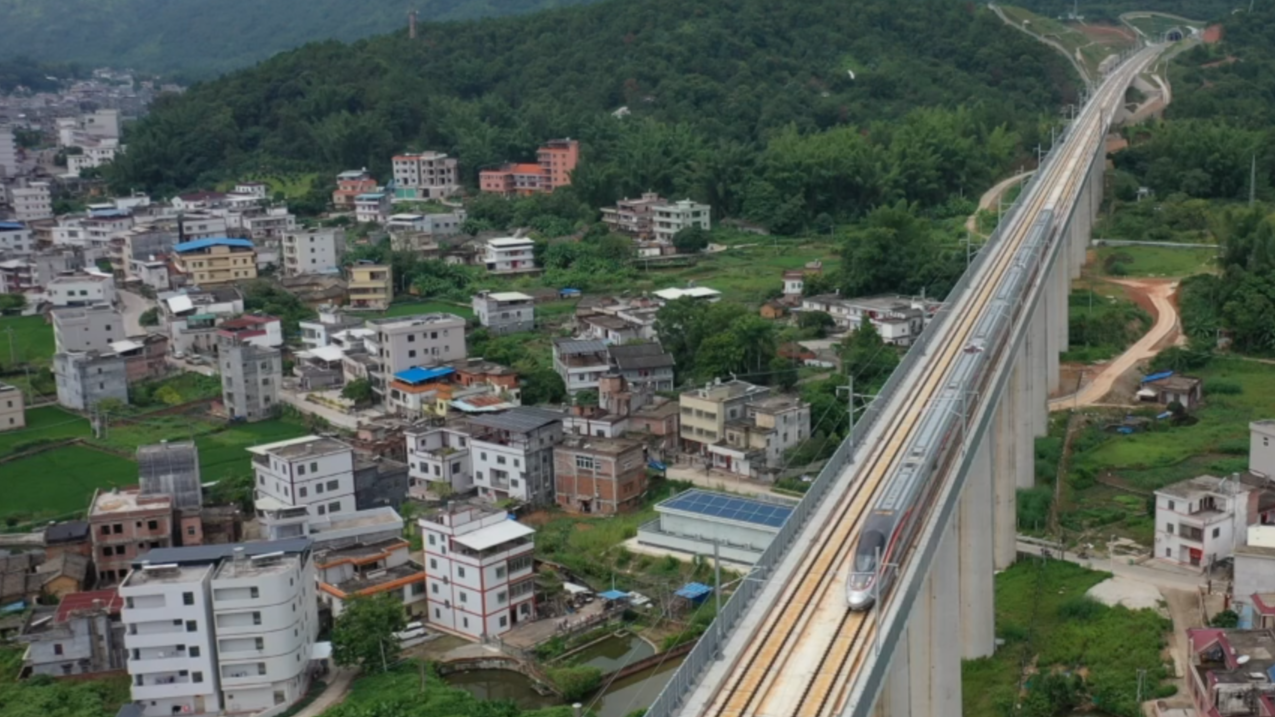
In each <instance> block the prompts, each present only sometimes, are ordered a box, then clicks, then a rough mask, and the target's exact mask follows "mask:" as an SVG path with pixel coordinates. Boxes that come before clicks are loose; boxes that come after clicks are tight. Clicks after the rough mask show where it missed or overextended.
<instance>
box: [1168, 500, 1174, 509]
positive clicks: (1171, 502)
mask: <svg viewBox="0 0 1275 717" xmlns="http://www.w3.org/2000/svg"><path fill="white" fill-rule="evenodd" d="M1169 510H1174V503H1173V501H1169Z"/></svg>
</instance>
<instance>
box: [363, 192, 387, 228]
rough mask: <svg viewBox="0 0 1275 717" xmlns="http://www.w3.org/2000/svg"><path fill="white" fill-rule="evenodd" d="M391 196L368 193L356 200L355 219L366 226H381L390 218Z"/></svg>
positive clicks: (380, 193)
mask: <svg viewBox="0 0 1275 717" xmlns="http://www.w3.org/2000/svg"><path fill="white" fill-rule="evenodd" d="M390 201H391V200H390V195H388V194H386V193H385V192H367V193H365V194H360V195H359V196H357V197H355V198H354V219H355V221H358V222H361V223H365V224H380V223H381V222H383V221H385V220H386V219H388V218H389V216H390Z"/></svg>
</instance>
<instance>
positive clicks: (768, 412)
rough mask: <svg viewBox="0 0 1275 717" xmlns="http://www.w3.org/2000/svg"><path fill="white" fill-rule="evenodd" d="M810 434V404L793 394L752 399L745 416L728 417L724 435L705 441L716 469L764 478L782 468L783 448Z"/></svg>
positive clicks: (710, 459)
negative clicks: (716, 440) (714, 440)
mask: <svg viewBox="0 0 1275 717" xmlns="http://www.w3.org/2000/svg"><path fill="white" fill-rule="evenodd" d="M809 437H810V404H808V403H805V402H803V401H802V400H801V399H799V398H796V397H794V396H767V397H764V398H758V399H754V400H751V401H749V402H748V403H747V404H746V405H745V406H744V417H743V418H742V419H735V420H727V421H726V425H725V438H724V440H721V441H718V442H716V443H712V444H706V447H707V450H708V456H709V461H710V463H711V465H712V467H714V468H718V469H720V470H724V471H726V472H728V473H736V474H738V475H743V476H748V477H752V478H759V477H762V476H763V474H767V473H771V472H773V471H774V470H776V469H779V468H781V467H783V458H784V451H786V450H788V449H789V448H792V447H794V446H796V445H798V444H799V443H801V442H802V441H804V440H806V439H807V438H809Z"/></svg>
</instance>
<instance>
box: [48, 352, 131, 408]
mask: <svg viewBox="0 0 1275 717" xmlns="http://www.w3.org/2000/svg"><path fill="white" fill-rule="evenodd" d="M53 378H54V381H55V382H56V384H57V389H58V403H59V404H61V405H63V406H65V407H67V408H72V409H75V410H77V411H88V410H90V409H92V408H93V407H95V406H97V404H98V403H100V402H102V401H103V400H105V399H108V398H111V399H115V400H118V401H122V402H123V403H128V368H127V366H126V365H125V363H124V357H123V356H120V355H119V354H116V353H114V352H103V351H83V352H79V351H73V352H68V353H56V354H53Z"/></svg>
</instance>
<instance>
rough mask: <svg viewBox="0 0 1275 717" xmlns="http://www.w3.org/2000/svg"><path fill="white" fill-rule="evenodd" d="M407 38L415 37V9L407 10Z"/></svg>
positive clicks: (413, 38) (412, 38)
mask: <svg viewBox="0 0 1275 717" xmlns="http://www.w3.org/2000/svg"><path fill="white" fill-rule="evenodd" d="M407 39H409V40H415V39H416V11H415V10H409V11H408V12H407Z"/></svg>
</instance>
